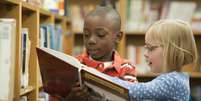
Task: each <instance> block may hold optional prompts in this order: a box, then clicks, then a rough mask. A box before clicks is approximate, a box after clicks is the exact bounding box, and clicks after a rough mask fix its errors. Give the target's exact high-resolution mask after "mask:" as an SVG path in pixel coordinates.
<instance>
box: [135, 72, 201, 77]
mask: <svg viewBox="0 0 201 101" xmlns="http://www.w3.org/2000/svg"><path fill="white" fill-rule="evenodd" d="M188 74H189V75H190V77H191V78H201V73H200V72H191V73H188ZM159 75H161V73H147V74H139V75H137V77H140V78H146V77H147V78H155V77H157V76H159Z"/></svg>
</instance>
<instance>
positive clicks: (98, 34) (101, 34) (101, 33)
mask: <svg viewBox="0 0 201 101" xmlns="http://www.w3.org/2000/svg"><path fill="white" fill-rule="evenodd" d="M96 35H97V36H98V37H100V38H102V37H105V35H106V32H104V31H97V32H96Z"/></svg>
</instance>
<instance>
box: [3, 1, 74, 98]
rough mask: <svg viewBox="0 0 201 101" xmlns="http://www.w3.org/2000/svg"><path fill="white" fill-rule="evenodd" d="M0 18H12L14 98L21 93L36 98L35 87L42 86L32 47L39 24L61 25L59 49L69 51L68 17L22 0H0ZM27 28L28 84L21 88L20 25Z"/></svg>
mask: <svg viewBox="0 0 201 101" xmlns="http://www.w3.org/2000/svg"><path fill="white" fill-rule="evenodd" d="M0 9H1V10H0V18H13V19H15V20H16V42H15V46H16V48H15V52H16V53H15V54H16V56H15V60H16V61H15V63H14V64H15V77H14V99H13V100H14V101H19V100H20V98H21V97H22V96H27V100H28V101H38V94H39V90H40V89H39V88H41V87H42V84H41V83H40V82H39V80H40V76H39V74H40V71H39V68H38V60H37V54H36V49H35V48H36V47H38V46H39V44H40V41H39V37H40V34H39V33H40V25H41V24H47V23H51V24H58V25H60V26H61V29H62V34H61V35H62V39H63V40H62V43H61V44H62V46H63V47H62V49H61V51H62V52H64V53H66V54H71V53H72V47H73V42H72V41H73V39H72V38H73V35H71V34H67V33H68V31H69V28H68V27H69V19H68V18H66V17H64V16H60V15H57V14H53V13H51V12H49V11H46V10H43V9H42V8H39V7H38V6H34V5H31V4H29V3H26V2H23V1H22V0H1V1H0ZM24 27H26V28H28V34H29V39H30V41H31V47H30V59H29V62H28V63H29V64H28V68H29V69H28V70H29V71H28V74H29V76H28V78H29V80H28V86H27V87H25V88H21V82H20V81H21V69H22V57H21V56H22V54H21V49H22V47H23V46H22V45H21V44H22V43H21V40H22V38H21V32H22V28H24Z"/></svg>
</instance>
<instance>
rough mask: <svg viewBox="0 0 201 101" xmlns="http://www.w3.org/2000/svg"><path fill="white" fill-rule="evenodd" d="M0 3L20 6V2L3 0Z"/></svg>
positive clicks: (17, 0)
mask: <svg viewBox="0 0 201 101" xmlns="http://www.w3.org/2000/svg"><path fill="white" fill-rule="evenodd" d="M0 3H3V4H9V5H10V4H11V5H12V4H14V5H18V4H19V3H20V2H19V0H1V1H0Z"/></svg>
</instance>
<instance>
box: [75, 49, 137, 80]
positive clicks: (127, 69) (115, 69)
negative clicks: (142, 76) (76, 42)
mask: <svg viewBox="0 0 201 101" xmlns="http://www.w3.org/2000/svg"><path fill="white" fill-rule="evenodd" d="M76 58H77V59H78V60H79V61H80V62H81V63H83V64H85V65H87V66H89V67H92V68H95V69H97V70H98V71H100V72H102V73H105V74H107V75H110V76H113V77H120V78H122V77H124V76H130V77H129V78H131V79H133V80H134V81H137V80H136V77H135V76H136V70H135V67H134V66H133V65H132V64H131V63H130V62H129V61H128V60H126V59H123V58H121V57H120V55H119V54H118V53H117V52H116V51H114V52H113V61H111V62H112V63H111V65H109V66H104V64H105V62H101V61H96V60H93V59H92V58H91V57H90V56H89V55H88V54H87V53H86V52H84V53H83V54H81V55H79V56H77V57H76Z"/></svg>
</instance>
